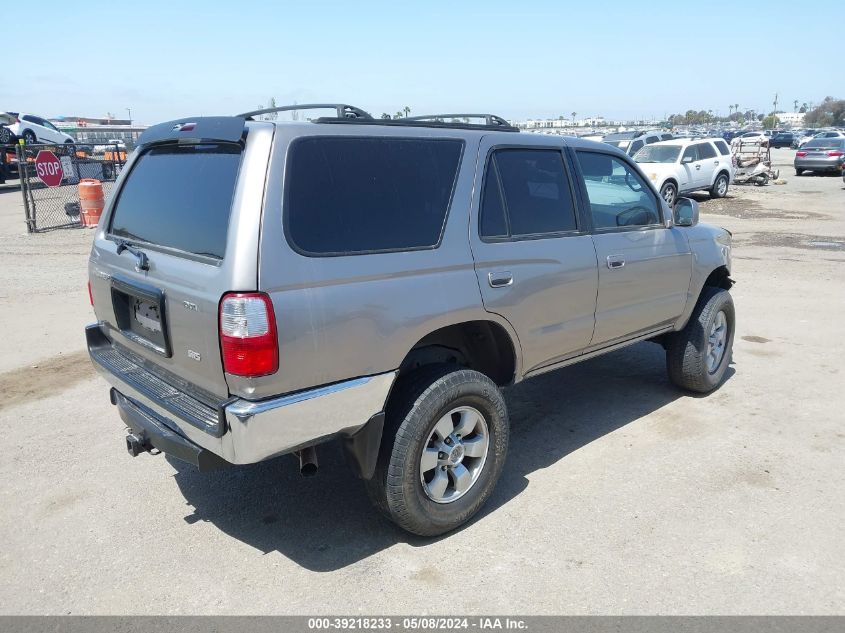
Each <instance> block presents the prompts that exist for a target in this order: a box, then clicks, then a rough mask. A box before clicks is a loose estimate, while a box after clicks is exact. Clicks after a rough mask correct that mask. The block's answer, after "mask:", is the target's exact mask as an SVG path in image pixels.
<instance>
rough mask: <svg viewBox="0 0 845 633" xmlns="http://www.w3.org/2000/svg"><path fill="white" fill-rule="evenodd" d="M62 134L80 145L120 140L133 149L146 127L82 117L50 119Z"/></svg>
mask: <svg viewBox="0 0 845 633" xmlns="http://www.w3.org/2000/svg"><path fill="white" fill-rule="evenodd" d="M50 122H51V123H52V124H53V125H55V126H56V127H57V128H59V129H60V130H61V131H62V132H65V133H67V134H70V135H71V136H72V137H73V138H74V140H76V141H78V142H80V143H87V142H95V141H111V140H115V139H118V140H121V141H123V142H124V143H126V146H127V147H129V148H133V147H134V146H135V143H136V142H137V141H138V137H139V136H141V133H142V132H143V131H144V130H146V129H147V126H146V125H139V124H137V123H133V122H132V121H130V120H129V119H109V118H97V117H82V116H64V117H57V118H55V119H50Z"/></svg>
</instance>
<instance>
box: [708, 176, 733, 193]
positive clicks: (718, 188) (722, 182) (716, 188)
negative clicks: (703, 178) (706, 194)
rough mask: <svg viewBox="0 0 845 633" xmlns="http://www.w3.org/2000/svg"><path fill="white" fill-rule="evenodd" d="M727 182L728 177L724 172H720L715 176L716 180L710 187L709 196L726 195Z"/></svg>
mask: <svg viewBox="0 0 845 633" xmlns="http://www.w3.org/2000/svg"><path fill="white" fill-rule="evenodd" d="M728 184H729V183H728V177H727V175H726V174H724V173H721V174H719V175H718V176H716V181H715V182H714V183H713V186H712V187H710V197H711V198H724V197H725V196H726V195H728Z"/></svg>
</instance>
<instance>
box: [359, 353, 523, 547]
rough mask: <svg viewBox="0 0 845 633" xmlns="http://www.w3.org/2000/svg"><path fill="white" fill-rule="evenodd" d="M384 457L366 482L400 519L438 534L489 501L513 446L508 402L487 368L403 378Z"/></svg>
mask: <svg viewBox="0 0 845 633" xmlns="http://www.w3.org/2000/svg"><path fill="white" fill-rule="evenodd" d="M386 416H387V418H386V421H385V432H384V437H383V438H382V445H381V449H380V451H379V459H378V464H377V465H376V471H375V474H374V475H373V477H372V479H370V480H369V481H367V490H368V492H369V494H370V497H371V499H372V500H373V502H374V504H375V505H376V507H378V508H379V510H381V511H382V513H384V514H385V515H386V516H387V517H388V518H389V519H391V520H392V521H393V522H395V523H396V524H397V525H399V527H401V528H403V529H404V530H407V531H408V532H411V533H413V534H418V535H420V536H436V535H438V534H444V533H445V532H449V531H451V530H454V529H455V528H457V527H458V526H460V525H463V524H464V523H466V522H467V521H469V519H470V518H472V517H473V516H474V515H475V513H476V512H478V510H479V509H480V508H481V506H483V505H484V503H485V502H486V501H487V499H488V498H489V497H490V494H491V493H492V492H493V489H494V488H495V486H496V482H497V481H498V479H499V475H500V474H501V472H502V467H503V465H504V462H505V456H506V454H507V449H508V434H509V423H508V413H507V407H506V406H505V401H504V398H503V397H502V393H501V392H500V391H499V388H498V387H497V386H496V385H495V383H494V382H493V381H492V380H490V379H489V378H488V377H487V376H485V375H484V374H481V373H479V372H476V371H472V370H469V369H461V368H459V367H457V366H453V365H432V366H427V367H423V368H421V369H419V370H417V371H415V372H413V373H412V374H409V375H408V376H406V377H403V378H401V379H400V381H399V383H397V385H396V387H395V388H394V393H393V394H392V395H391V397H390V401H389V402H388V405H387V410H386Z"/></svg>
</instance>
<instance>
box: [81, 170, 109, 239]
mask: <svg viewBox="0 0 845 633" xmlns="http://www.w3.org/2000/svg"><path fill="white" fill-rule="evenodd" d="M104 206H105V199H104V198H103V183H101V182H100V181H99V180H97V179H95V178H83V179H82V180H80V181H79V207H80V211H81V212H82V213H81V217H82V226H88V227H91V228H93V227H95V226H97V222H99V221H100V216H101V215H103V207H104Z"/></svg>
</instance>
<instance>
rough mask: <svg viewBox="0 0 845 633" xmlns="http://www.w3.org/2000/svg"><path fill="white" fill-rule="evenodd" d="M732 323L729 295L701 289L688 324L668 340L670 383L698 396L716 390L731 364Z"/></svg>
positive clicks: (731, 303) (667, 357)
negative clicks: (696, 393)
mask: <svg viewBox="0 0 845 633" xmlns="http://www.w3.org/2000/svg"><path fill="white" fill-rule="evenodd" d="M735 323H736V317H735V311H734V303H733V299H732V298H731V294H730V293H729V292H728V291H727V290H722V289H721V288H713V287H709V286H708V287H705V288H704V290H703V291H702V293H701V297H700V298H699V299H698V304H697V305H696V307H695V310H694V311H693V313H692V316H691V317H690V320H689V323H687V325H686V327H685V328H684V329H683V330H681V331H680V332H676V333H675V334H673V335H672V336H671V337H669V344H668V346H667V347H666V367H667V369H668V371H669V378H670V379H671V380H672V382H673V383H675V385H677V386H678V387H680V388H682V389H687V390H689V391H697V392H698V393H708V392H710V391H713V390H714V389H715V388H716V387H718V386H719V385H720V384H721V382H722V380H723V379H724V377H725V372H726V371H727V369H728V365H729V364H730V362H731V355H732V353H733V342H734V330H735Z"/></svg>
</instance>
